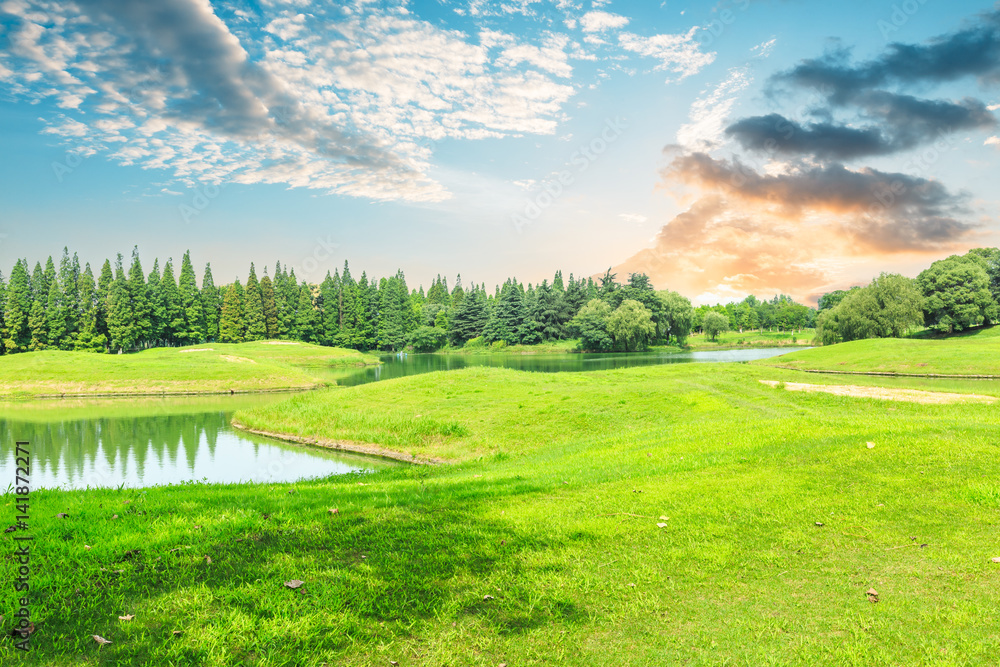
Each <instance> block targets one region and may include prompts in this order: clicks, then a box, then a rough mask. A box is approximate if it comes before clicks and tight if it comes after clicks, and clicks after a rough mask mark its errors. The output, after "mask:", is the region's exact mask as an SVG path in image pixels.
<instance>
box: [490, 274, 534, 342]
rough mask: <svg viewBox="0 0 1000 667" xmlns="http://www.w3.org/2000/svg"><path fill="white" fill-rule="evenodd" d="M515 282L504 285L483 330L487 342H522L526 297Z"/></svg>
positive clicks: (510, 281) (511, 281) (509, 281)
mask: <svg viewBox="0 0 1000 667" xmlns="http://www.w3.org/2000/svg"><path fill="white" fill-rule="evenodd" d="M519 287H520V286H519V285H518V284H517V283H516V282H515V281H514V280H508V281H507V282H505V283H504V285H503V289H502V290H501V291H500V298H499V299H498V300H497V303H496V305H495V306H494V308H493V310H492V312H491V313H490V319H489V322H488V323H487V324H486V328H485V329H484V330H483V338H484V339H485V340H486V341H487V342H490V343H492V342H495V341H503V342H505V343H507V344H508V345H514V344H516V343H518V342H520V339H521V336H520V329H521V324H522V322H523V321H524V296H523V295H522V294H521V290H520V289H519Z"/></svg>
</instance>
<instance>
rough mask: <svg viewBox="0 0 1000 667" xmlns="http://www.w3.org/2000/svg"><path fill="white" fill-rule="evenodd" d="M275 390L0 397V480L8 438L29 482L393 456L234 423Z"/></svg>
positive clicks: (655, 360)
mask: <svg viewBox="0 0 1000 667" xmlns="http://www.w3.org/2000/svg"><path fill="white" fill-rule="evenodd" d="M794 349H796V348H788V347H784V348H759V349H744V350H720V351H707V352H681V353H666V352H651V353H640V354H553V355H520V356H513V355H511V356H502V355H493V356H466V355H430V354H410V355H407V354H401V355H394V356H387V357H385V358H384V359H383V362H384V363H383V364H382V365H381V366H377V367H367V368H361V369H351V370H350V371H347V372H346V373H345V371H343V370H339V371H333V370H328V371H321V370H316V369H310V370H311V372H313V371H315V374H317V375H318V376H321V377H325V378H328V379H335V380H336V381H337V383H338V384H339V385H341V386H355V385H360V384H365V383H368V382H375V381H378V380H387V379H390V378H397V377H403V376H405V375H415V374H418V373H429V372H432V371H442V370H454V369H458V368H465V367H468V366H501V367H505V368H515V369H519V370H527V371H539V372H545V373H558V372H571V371H575V372H579V371H594V370H603V369H610V368H626V367H629V366H649V365H655V364H676V363H705V362H745V361H752V360H754V359H764V358H767V357H773V356H776V355H778V354H784V353H786V352H790V351H792V350H794ZM286 397H287V394H286V395H282V394H267V395H258V396H250V397H246V396H213V397H179V398H133V399H105V400H87V401H83V400H45V401H28V402H21V403H7V404H0V480H4V481H3V482H0V489H2V488H3V487H5V486H6V484H7V482H12V481H13V480H14V478H15V458H16V457H15V442H16V441H28V442H30V443H31V445H30V451H31V486H32V488H56V487H61V488H68V489H83V488H87V487H118V486H122V485H124V486H125V487H128V488H136V487H146V486H155V485H161V484H177V483H181V482H191V481H206V482H211V483H229V482H262V483H268V482H293V481H296V480H299V479H304V478H315V477H327V476H330V475H337V474H344V473H349V472H360V471H371V470H377V469H380V468H384V467H387V466H391V465H398V464H396V463H395V462H392V461H388V460H385V459H379V458H374V457H364V456H357V455H351V454H344V453H341V452H334V451H329V450H324V449H321V448H318V447H307V446H299V445H294V444H290V443H284V442H281V441H277V440H272V439H269V438H264V437H261V436H256V435H253V434H250V433H244V432H242V431H238V430H236V429H234V428H233V427H232V426H231V425H230V420H231V418H232V415H233V413H234V412H236V411H237V410H241V409H244V408H248V407H252V406H254V405H262V404H265V403H267V402H272V401H279V400H283V399H284V398H286Z"/></svg>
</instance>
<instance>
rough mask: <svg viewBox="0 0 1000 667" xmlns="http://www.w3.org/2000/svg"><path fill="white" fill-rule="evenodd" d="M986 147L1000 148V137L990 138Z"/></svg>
mask: <svg viewBox="0 0 1000 667" xmlns="http://www.w3.org/2000/svg"><path fill="white" fill-rule="evenodd" d="M983 145H984V146H1000V137H997V136H992V137H989V138H988V139H987V140H986V141H985V142H984V143H983Z"/></svg>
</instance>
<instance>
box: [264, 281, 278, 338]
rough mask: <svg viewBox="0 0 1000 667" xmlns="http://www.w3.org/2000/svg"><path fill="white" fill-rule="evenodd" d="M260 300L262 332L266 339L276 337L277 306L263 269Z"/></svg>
mask: <svg viewBox="0 0 1000 667" xmlns="http://www.w3.org/2000/svg"><path fill="white" fill-rule="evenodd" d="M260 300H261V303H262V305H263V308H264V330H265V331H266V336H267V337H268V338H277V337H278V305H277V303H276V302H275V299H274V283H272V282H271V278H270V277H268V275H267V267H264V277H263V278H261V279H260Z"/></svg>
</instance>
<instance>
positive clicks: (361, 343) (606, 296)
mask: <svg viewBox="0 0 1000 667" xmlns="http://www.w3.org/2000/svg"><path fill="white" fill-rule="evenodd" d="M28 267H29V265H28V262H27V260H25V259H20V260H18V261H17V262H16V263H15V265H14V267H13V269H12V271H11V273H10V277H9V279H5V278H4V276H3V275H2V274H0V338H2V345H0V353H4V354H13V353H18V352H26V351H34V350H46V349H56V350H78V351H93V352H111V353H116V352H132V351H136V350H141V349H145V348H149V347H159V346H176V345H193V344H200V343H205V342H214V341H217V342H221V343H239V342H244V341H257V340H266V339H290V340H300V341H304V342H310V343H317V344H320V345H330V346H337V347H345V348H353V349H358V350H365V351H367V350H385V351H398V350H402V349H405V348H407V347H410V346H412V348H413V349H416V350H418V351H424V352H426V351H434V350H437V349H440V348H442V347H444V346H445V345H448V344H450V345H452V346H462V345H466V344H470V341H471V342H472V344H473V345H479V344H482V345H490V346H493V347H503V346H507V345H515V344H524V345H533V344H538V343H543V342H549V341H557V340H564V339H569V338H574V339H579V341H580V348H581V349H584V350H588V351H634V350H639V349H643V348H645V347H647V346H648V345H650V344H657V343H659V344H667V343H676V344H683V343H684V341H685V339H686V338H687V336H688V335H689V334H690V332H691V331H692V330H693V329H702V328H703V320H704V319H705V318H704V315H705V313H706V312H708V311H712V312H715V311H719V312H722V313H725V314H726V317H727V318H728V319H727V322H729V321H731V324H732V326H733V327H734V328H736V327H746V328H751V327H752V328H759V327H765V326H778V327H791V326H799V327H801V326H806V323H807V322H808V320H809V317H810V313H813V311H812V310H811V309H809V308H806V307H805V306H802V305H801V304H795V303H794V302H793V301H792V300H791V299H790V298H788V297H785V296H781V297H775V299H774V300H773V301H772V302H766V301H757V300H756V299H755V298H754V297H748V299H747V300H745V301H744V302H743V303H741V304H728V305H726V306H716V307H714V309H713V308H707V307H702V308H700V309H698V310H695V309H693V308H692V306H691V302H690V301H689V300H688V299H687V298H685V297H683V296H681V295H680V294H678V293H676V292H671V291H669V290H661V291H656V290H655V289H654V288H653V286H652V284H651V283H650V281H649V278H648V277H647V276H646V275H645V274H631V275H630V276H629V278H628V280H627V281H625V282H624V283H619V282H618V280H617V276H616V275H615V274H612V273H611V272H610V271H608V272H606V273H605V274H604V276H603V277H601V278H599V279H598V280H596V281H595V280H594V279H593V278H586V279H583V278H580V279H576V278H574V276H573V275H572V274H571V275H570V276H569V279H568V280H564V278H563V275H562V272H559V271H557V272H556V273H555V276H554V277H553V279H552V281H551V282H550V281H548V280H547V279H546V280H543V281H542V282H541V283H539V284H537V285H532V284H530V283H529V284H528V285H527V286H525V285H524V284H522V283H521V282H519V281H518V280H517V279H515V278H510V279H508V280H507V281H505V282H504V284H503V285H502V286H497V287H496V288H495V289H494V290H493V291H492V292H489V291H488V290H487V289H486V286H485V284H478V285H477V284H475V283H473V284H471V285H469V286H468V287H465V286H463V285H462V282H461V277H459V278H458V280H456V282H455V285H454V286H453V287H451V288H449V286H448V281H447V279H446V278H442V277H441V276H440V275H439V276H437V277H436V278H435V280H434V281H433V282H432V284H431V286H430V288H429V289H428V290H427V291H426V292H425V291H424V289H423V286H421V287H419V288H418V289H409V288H408V287H407V284H406V279H405V277H404V275H403V273H402V271H399V272H397V273H396V274H395V275H394V276H390V277H387V278H380V279H378V280H376V279H374V278H371V279H370V278H369V277H368V276H367V274H366V273H364V272H363V273H362V274H361V277H360V278H358V279H355V278H354V276H353V275H352V274H351V270H350V266H349V265H348V263H347V262H345V263H344V266H343V269H342V270H337V271H334V273H333V274H330V273H327V275H326V277H325V278H324V279H323V281H322V282H320V283H319V284H310V283H307V282H306V281H300V280H298V279H297V278H296V276H295V272H294V270H293V269H289V268H288V267H283V266H282V265H281V263H280V262H278V263H276V264H275V266H274V269H273V271H272V272H271V273H270V274H269V273H268V270H267V268H264V269H263V272H262V275H260V276H259V277H258V273H257V268H256V267H255V266H254V264H253V263H251V264H250V270H249V274H248V276H247V279H246V282H245V284H244V283H241V282H240V280H239V279H237V280H235V281H234V282H232V283H230V284H228V285H222V286H216V285H215V281H214V278H213V275H212V268H211V264H206V265H205V269H204V272H203V273H202V278H201V282H200V285H199V281H198V280H197V277H196V273H195V269H194V266H193V264H192V262H191V256H190V252H185V253H184V255H183V257H182V258H181V262H180V267H179V269H178V268H176V267H175V265H174V262H173V260H172V259H168V260H167V261H166V262H164V263H163V265H162V267H161V265H160V262H159V259H156V260H154V262H153V266H152V268H151V270H150V271H149V272H148V273H147V272H146V271H145V270H144V269H143V266H142V263H141V261H140V259H139V252H138V248H134V249H133V251H132V257H131V261H130V263H128V265H127V266H126V262H125V259H124V257H123V256H122V255H121V254H119V255H117V257H116V258H115V261H114V262H113V263H112V262H111V261H110V260H105V261H104V263H103V265H102V266H101V268H100V270H99V271H98V272H97V273H96V274H95V272H94V271H93V270H92V268H91V266H90V264H89V263H88V264H84V265H83V266H81V262H80V260H79V258H78V256H77V254H76V253H74V254H72V255H70V253H69V249H68V248H65V249H64V250H63V254H62V258H61V260H60V261H59V262H58V266H57V264H56V262H54V261H53V259H52V257H49V258H48V259H47V260H46V262H45V264H44V266H43V265H42V263H41V262H36V263H35V266H34V268H33V269H32V270H30V271H29V268H28ZM747 313H749V315H748V314H747ZM710 319H711V318H710Z"/></svg>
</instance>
